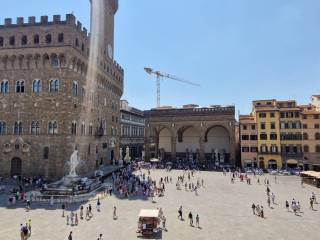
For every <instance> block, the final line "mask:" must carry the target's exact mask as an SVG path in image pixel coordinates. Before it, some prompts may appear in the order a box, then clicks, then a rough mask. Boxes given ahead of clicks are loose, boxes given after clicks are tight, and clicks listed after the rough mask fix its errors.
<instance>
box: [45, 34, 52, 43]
mask: <svg viewBox="0 0 320 240" xmlns="http://www.w3.org/2000/svg"><path fill="white" fill-rule="evenodd" d="M51 42H52V36H51V34H47V35H46V43H47V44H49V43H51Z"/></svg>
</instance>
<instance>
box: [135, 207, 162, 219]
mask: <svg viewBox="0 0 320 240" xmlns="http://www.w3.org/2000/svg"><path fill="white" fill-rule="evenodd" d="M139 217H145V218H157V217H159V210H158V209H141V210H140V213H139Z"/></svg>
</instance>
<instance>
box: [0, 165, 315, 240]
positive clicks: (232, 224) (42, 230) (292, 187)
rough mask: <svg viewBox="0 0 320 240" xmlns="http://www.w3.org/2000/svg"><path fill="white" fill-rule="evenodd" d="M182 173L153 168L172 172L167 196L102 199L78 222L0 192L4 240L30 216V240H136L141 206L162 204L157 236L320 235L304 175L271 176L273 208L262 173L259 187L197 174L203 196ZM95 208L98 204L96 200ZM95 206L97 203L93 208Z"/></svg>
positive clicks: (159, 172)
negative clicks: (288, 205) (163, 225)
mask: <svg viewBox="0 0 320 240" xmlns="http://www.w3.org/2000/svg"><path fill="white" fill-rule="evenodd" d="M179 174H182V171H172V172H170V173H168V172H165V171H163V170H155V171H152V172H151V175H152V177H153V178H157V179H159V178H160V177H161V176H163V177H164V176H172V178H173V180H174V181H173V183H172V184H167V185H166V193H165V197H162V198H155V200H156V202H157V203H152V202H151V201H150V200H142V199H130V200H128V199H119V198H117V197H114V196H113V197H107V198H105V199H104V200H103V201H102V207H101V212H100V213H98V212H97V211H96V210H94V217H93V218H92V219H91V220H90V221H85V220H80V221H79V226H77V227H71V226H67V225H66V219H65V218H62V217H61V210H60V209H59V208H60V206H57V207H58V210H57V209H50V208H47V207H44V206H38V207H36V206H33V207H34V209H33V210H31V211H29V212H26V211H25V209H24V208H23V207H21V208H16V209H7V208H6V207H5V201H4V199H5V197H4V196H3V195H2V196H1V203H2V205H1V207H0V217H1V221H0V236H1V237H0V239H6V240H11V239H12V240H16V239H20V238H19V229H20V227H19V225H20V223H25V222H26V220H27V219H29V218H31V219H32V236H31V239H39V240H62V239H67V236H68V233H69V231H73V236H74V238H73V239H76V240H89V239H97V238H98V235H99V233H103V235H104V239H117V240H121V239H130V240H131V239H137V234H136V230H137V221H138V214H139V210H140V209H142V208H156V207H162V209H163V211H164V215H165V216H166V219H167V229H168V231H167V232H163V233H162V235H161V236H159V237H158V239H237V240H239V239H246V240H248V239H274V240H280V239H286V240H287V239H290V240H294V239H305V238H306V237H307V239H308V240H312V239H319V227H320V221H319V219H320V205H318V204H316V205H315V209H316V210H317V211H316V210H314V211H312V210H310V209H309V200H308V198H309V196H310V194H311V192H312V191H314V192H315V193H316V195H317V197H318V198H320V190H319V189H316V188H314V187H312V186H308V185H304V186H303V187H301V185H300V178H299V177H295V176H282V177H278V183H277V184H275V183H274V177H273V176H269V175H266V176H267V177H268V178H269V179H270V184H271V192H274V193H275V194H276V203H278V205H274V209H270V208H269V207H268V205H267V198H266V186H264V184H263V179H264V177H260V180H261V182H262V184H261V185H259V184H257V182H256V178H254V177H252V179H253V180H252V185H247V184H246V183H245V182H243V183H240V182H239V180H237V181H236V183H235V184H231V183H230V177H229V175H227V176H226V177H225V176H223V174H222V173H216V172H201V173H196V175H195V177H194V178H193V182H196V179H197V178H198V177H199V178H200V179H202V178H203V179H204V184H205V188H204V189H202V188H201V189H200V191H199V196H196V195H195V194H194V193H193V192H186V191H185V190H184V188H183V190H180V191H179V190H176V187H175V183H176V179H177V176H178V175H179ZM292 198H295V199H296V200H298V201H300V203H301V205H302V212H303V213H302V214H301V216H295V215H294V214H293V213H292V212H290V213H289V212H287V211H286V209H285V206H284V203H285V200H288V201H289V202H291V200H292ZM252 202H255V203H256V204H262V205H263V206H264V212H265V217H266V218H265V219H261V218H259V217H257V216H254V215H253V214H252V210H251V204H252ZM92 205H93V206H95V205H96V203H95V202H92ZM180 205H182V206H183V215H184V218H185V221H180V220H178V218H177V215H178V213H177V211H178V208H179V206H180ZM113 206H117V209H118V211H117V213H118V216H119V218H118V220H116V221H114V220H113V219H112V209H113ZM94 209H95V207H94ZM189 211H192V213H193V215H194V218H195V216H196V214H199V216H200V226H201V229H198V228H196V227H190V226H189V221H188V218H187V214H188V213H189Z"/></svg>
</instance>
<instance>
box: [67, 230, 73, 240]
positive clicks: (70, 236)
mask: <svg viewBox="0 0 320 240" xmlns="http://www.w3.org/2000/svg"><path fill="white" fill-rule="evenodd" d="M68 240H72V231H71V232H70V233H69V236H68Z"/></svg>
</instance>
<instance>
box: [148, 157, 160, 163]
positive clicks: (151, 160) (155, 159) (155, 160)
mask: <svg viewBox="0 0 320 240" xmlns="http://www.w3.org/2000/svg"><path fill="white" fill-rule="evenodd" d="M150 162H160V160H159V159H158V158H152V159H150Z"/></svg>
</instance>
